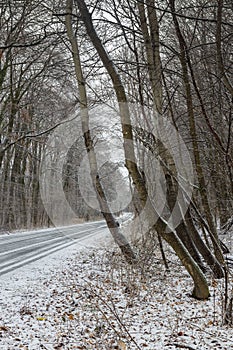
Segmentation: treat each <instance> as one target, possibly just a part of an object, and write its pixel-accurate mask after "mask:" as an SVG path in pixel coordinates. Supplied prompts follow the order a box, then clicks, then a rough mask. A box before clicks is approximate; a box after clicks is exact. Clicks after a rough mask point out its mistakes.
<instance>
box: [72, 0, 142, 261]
mask: <svg viewBox="0 0 233 350" xmlns="http://www.w3.org/2000/svg"><path fill="white" fill-rule="evenodd" d="M72 4H73V0H67V1H66V13H67V14H66V29H67V34H68V38H69V41H70V43H71V47H72V56H73V61H74V66H75V73H76V79H77V83H78V90H79V98H80V109H81V120H82V131H83V134H84V140H85V146H86V150H87V153H88V159H89V164H90V171H91V178H92V183H93V186H94V188H95V189H96V192H97V197H98V200H99V205H100V208H101V212H102V214H103V216H104V218H105V220H106V223H107V225H108V228H109V230H110V232H111V234H112V236H113V238H114V240H115V242H116V243H117V244H118V246H119V247H120V249H121V251H122V253H123V255H124V257H125V259H126V260H127V261H128V262H129V263H134V262H136V260H137V259H136V256H135V254H134V252H133V250H132V248H131V246H130V244H129V242H128V241H127V240H126V238H125V237H124V236H123V234H122V233H121V232H120V228H119V224H118V222H117V221H116V220H115V218H114V216H113V214H112V212H111V210H110V207H109V206H108V202H107V198H106V196H105V193H104V190H103V187H102V185H101V181H100V177H99V174H98V165H97V160H96V154H95V149H94V142H93V140H92V136H91V132H90V129H89V114H88V103H87V96H86V87H85V80H84V77H83V73H82V67H81V61H80V54H79V47H78V42H77V39H76V37H75V35H74V33H73V28H72Z"/></svg>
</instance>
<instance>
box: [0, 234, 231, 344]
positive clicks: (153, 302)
mask: <svg viewBox="0 0 233 350" xmlns="http://www.w3.org/2000/svg"><path fill="white" fill-rule="evenodd" d="M109 242H110V239H109V237H108V236H102V237H101V236H99V237H95V238H94V239H93V238H92V240H90V238H89V239H87V240H86V241H85V240H83V241H82V242H81V243H79V244H76V245H74V246H72V247H69V248H66V249H64V250H62V251H59V252H57V253H54V254H52V255H51V256H50V257H46V258H44V259H41V260H39V261H37V262H35V263H33V264H30V265H27V266H24V267H22V268H20V269H18V270H16V271H15V272H13V273H8V274H6V275H3V276H1V282H0V288H1V296H0V308H1V313H0V349H1V350H2V349H4V350H14V349H17V350H18V349H23V350H26V349H27V350H37V349H51V350H52V349H53V350H58V349H98V350H101V349H103V350H107V349H109V350H110V349H119V350H126V349H151V350H152V349H153V350H160V349H163V350H164V349H165V350H166V349H167V350H172V349H185V348H186V349H196V350H207V349H208V350H209V349H217V350H218V349H219V350H220V349H225V350H230V349H233V328H230V327H226V326H223V325H222V317H223V311H222V309H223V305H222V300H223V295H224V284H223V281H216V280H211V279H210V284H211V298H210V299H209V300H207V301H197V300H194V299H192V298H191V297H190V295H189V294H190V293H191V291H192V281H191V279H190V278H189V276H188V275H187V273H186V272H185V271H184V270H183V268H182V267H181V266H180V265H179V263H178V261H177V259H176V258H175V257H174V256H172V257H171V258H170V257H169V259H170V260H171V261H170V265H171V272H166V271H165V269H164V267H163V265H162V263H161V261H160V255H159V253H158V255H157V259H152V260H150V263H149V265H150V267H149V268H148V267H147V266H146V264H145V265H144V264H143V262H141V264H140V266H139V267H137V268H136V267H129V266H128V265H126V264H125V262H124V260H123V259H122V257H121V256H120V254H119V253H118V251H117V250H116V249H113V244H109Z"/></svg>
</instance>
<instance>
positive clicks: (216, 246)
mask: <svg viewBox="0 0 233 350" xmlns="http://www.w3.org/2000/svg"><path fill="white" fill-rule="evenodd" d="M169 2H170V7H171V11H172V17H173V22H174V25H175V30H176V34H177V37H178V40H179V45H180V62H181V67H182V73H183V81H184V87H185V91H186V102H187V109H188V115H189V127H190V135H191V139H192V145H193V153H194V160H195V166H196V171H197V177H198V182H199V190H200V195H201V199H202V205H203V208H204V212H205V215H206V219H207V222H208V224H209V227H210V230H211V232H212V234H213V236H214V238H215V239H212V236H211V240H212V243H213V247H214V251H215V255H216V257H217V259H218V260H219V262H220V263H221V264H224V257H223V254H222V251H221V248H220V244H219V238H218V234H217V231H216V227H215V225H214V222H213V217H212V214H211V210H210V206H209V201H208V196H207V191H206V183H205V177H204V173H203V169H202V165H201V159H200V151H199V145H198V141H197V131H196V122H195V117H194V111H193V99H192V92H191V85H190V81H189V74H188V64H187V57H186V51H187V50H186V45H185V41H184V38H183V35H182V33H181V30H180V26H179V22H178V20H177V17H176V13H175V0H169Z"/></svg>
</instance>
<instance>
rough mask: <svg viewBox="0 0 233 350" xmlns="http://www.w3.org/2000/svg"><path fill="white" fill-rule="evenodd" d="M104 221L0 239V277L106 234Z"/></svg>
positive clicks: (17, 234)
mask: <svg viewBox="0 0 233 350" xmlns="http://www.w3.org/2000/svg"><path fill="white" fill-rule="evenodd" d="M106 228H107V226H106V224H105V222H104V221H98V222H97V221H96V222H88V223H84V224H79V225H75V226H67V227H62V228H51V229H46V230H44V229H43V230H37V231H30V232H20V233H15V234H10V235H8V236H5V235H4V236H2V237H0V275H3V274H5V273H7V272H10V271H13V270H15V269H17V268H19V267H21V266H23V265H26V264H29V263H31V262H33V261H35V260H38V259H41V258H43V257H45V256H47V255H49V254H51V253H53V252H56V251H58V250H61V249H63V248H66V247H68V246H70V245H73V244H75V243H77V242H78V241H80V242H81V241H82V240H83V239H86V238H87V237H89V236H94V235H96V234H99V233H101V232H102V231H103V232H104V231H105V232H106Z"/></svg>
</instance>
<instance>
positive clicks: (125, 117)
mask: <svg viewBox="0 0 233 350" xmlns="http://www.w3.org/2000/svg"><path fill="white" fill-rule="evenodd" d="M77 4H78V7H79V10H80V13H81V18H82V20H83V22H84V24H85V27H86V31H87V34H88V36H89V38H90V39H91V41H92V44H93V45H94V47H95V49H96V51H97V52H98V54H99V57H100V59H101V60H102V63H103V65H104V67H105V68H106V70H107V72H108V74H109V76H110V77H111V80H112V82H113V86H114V90H115V93H116V96H117V100H118V104H119V110H120V117H121V124H122V134H123V142H124V143H123V146H124V152H125V164H126V167H127V169H128V172H129V174H130V176H131V177H132V179H133V182H134V184H135V187H136V189H137V192H138V195H139V198H140V201H141V203H142V204H145V203H146V202H147V219H148V222H149V223H152V222H154V220H153V219H154V217H157V213H156V211H155V210H154V208H153V205H152V203H151V201H150V199H149V198H148V193H147V189H146V186H145V182H144V180H143V178H142V176H141V174H140V172H139V169H138V167H137V162H136V157H135V153H134V147H133V142H132V141H133V132H132V124H131V119H130V113H129V108H128V105H127V97H126V94H125V89H124V86H123V84H122V81H121V79H120V76H119V74H118V72H117V71H116V69H115V66H114V64H113V62H112V60H111V58H110V57H109V55H108V54H107V52H106V51H105V48H104V47H103V44H102V42H101V40H100V38H99V37H98V35H97V33H96V30H95V28H94V26H93V23H92V19H91V15H90V13H89V11H88V9H87V6H86V3H85V1H83V0H77ZM128 141H130V142H128ZM152 226H153V229H155V230H156V231H157V232H158V233H159V234H161V236H162V237H163V238H164V239H165V240H166V241H167V242H168V243H169V244H170V246H171V247H172V248H173V249H174V250H175V252H176V254H177V255H178V257H179V258H180V260H181V262H182V264H183V265H184V266H185V268H186V269H187V271H188V272H189V274H190V275H191V277H192V278H193V281H194V284H195V287H194V290H193V296H194V297H196V298H199V299H206V298H208V297H209V288H208V284H207V281H206V279H205V276H204V274H203V273H202V271H201V270H200V268H199V266H198V265H197V264H196V263H195V261H194V260H193V259H192V257H191V256H190V254H189V252H188V251H187V249H186V248H185V247H184V245H183V244H182V242H181V241H180V239H179V238H178V237H177V235H176V233H175V232H174V231H171V232H169V233H167V232H165V228H166V226H167V224H166V223H165V222H164V221H163V220H162V219H161V218H160V217H159V218H158V220H157V222H156V224H155V225H152Z"/></svg>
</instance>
